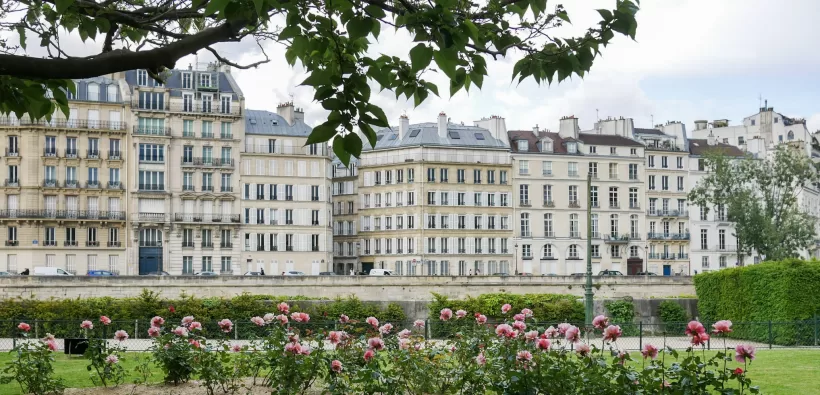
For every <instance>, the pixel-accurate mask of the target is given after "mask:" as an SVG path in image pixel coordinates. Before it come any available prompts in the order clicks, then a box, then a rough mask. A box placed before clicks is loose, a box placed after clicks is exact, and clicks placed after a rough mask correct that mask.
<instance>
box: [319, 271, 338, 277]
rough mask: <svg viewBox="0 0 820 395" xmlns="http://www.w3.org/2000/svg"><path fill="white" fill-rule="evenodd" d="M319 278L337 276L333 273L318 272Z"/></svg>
mask: <svg viewBox="0 0 820 395" xmlns="http://www.w3.org/2000/svg"><path fill="white" fill-rule="evenodd" d="M319 275H320V276H338V274H336V273H333V272H319Z"/></svg>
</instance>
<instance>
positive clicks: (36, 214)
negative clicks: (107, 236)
mask: <svg viewBox="0 0 820 395" xmlns="http://www.w3.org/2000/svg"><path fill="white" fill-rule="evenodd" d="M0 218H39V219H50V218H53V219H83V220H85V219H88V220H113V221H123V220H125V212H123V211H94V210H0Z"/></svg>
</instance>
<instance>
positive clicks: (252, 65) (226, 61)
mask: <svg viewBox="0 0 820 395" xmlns="http://www.w3.org/2000/svg"><path fill="white" fill-rule="evenodd" d="M256 44H257V45H259V49H261V50H262V54H263V55H265V60H260V61H258V62H254V63H251V64H248V65H244V66H243V65H240V64H237V63H234V62H231V61H230V60H228V59H225V58H224V57H222V56H221V55H220V54H219V52H217V51H216V50H215V49H213V48H211V47H205V49H207V50H208V51H209V52H210V53H212V54H213V55H214V57H215V58H216V60H218V61H220V62H222V63H224V64H226V65H228V66H231V67H234V68H237V69H242V70H247V69H250V68H253V67H256V66H259V65H260V64H265V63H268V62H270V58H269V57H268V54H267V53H266V52H265V48H262V44H259V42H258V41H257V43H256Z"/></svg>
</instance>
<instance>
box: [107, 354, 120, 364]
mask: <svg viewBox="0 0 820 395" xmlns="http://www.w3.org/2000/svg"><path fill="white" fill-rule="evenodd" d="M119 361H120V358H119V357H117V356H116V355H114V354H111V355H109V356H107V357H105V363H107V364H109V365H114V364H116V363H117V362H119Z"/></svg>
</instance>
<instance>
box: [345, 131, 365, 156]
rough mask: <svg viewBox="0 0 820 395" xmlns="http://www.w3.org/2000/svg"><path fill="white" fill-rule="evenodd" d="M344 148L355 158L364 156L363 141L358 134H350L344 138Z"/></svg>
mask: <svg viewBox="0 0 820 395" xmlns="http://www.w3.org/2000/svg"><path fill="white" fill-rule="evenodd" d="M344 148H345V150H346V151H347V152H349V153H350V154H351V155H353V156H355V157H357V158H358V157H360V156H362V139H360V138H359V136H357V135H356V133H348V134H347V136H345V137H344Z"/></svg>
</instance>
